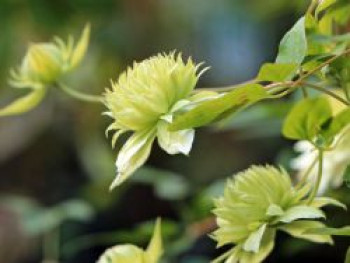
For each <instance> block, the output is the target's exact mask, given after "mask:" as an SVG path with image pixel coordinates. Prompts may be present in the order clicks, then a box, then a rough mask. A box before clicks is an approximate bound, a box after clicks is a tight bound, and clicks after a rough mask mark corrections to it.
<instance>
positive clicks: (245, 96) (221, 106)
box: [169, 84, 268, 131]
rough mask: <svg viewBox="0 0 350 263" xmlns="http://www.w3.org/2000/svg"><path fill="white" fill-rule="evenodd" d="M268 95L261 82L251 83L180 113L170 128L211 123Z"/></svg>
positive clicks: (173, 129)
mask: <svg viewBox="0 0 350 263" xmlns="http://www.w3.org/2000/svg"><path fill="white" fill-rule="evenodd" d="M267 97H268V93H267V92H266V90H265V89H264V88H263V86H261V85H259V84H249V85H246V86H243V87H240V88H237V89H235V90H233V91H231V92H229V93H226V94H224V95H222V96H221V97H218V98H215V99H212V100H209V101H205V102H203V103H201V104H199V105H198V106H197V107H195V108H194V109H192V110H190V111H188V112H186V113H184V114H182V115H179V116H178V117H177V118H176V119H175V121H174V122H173V123H172V124H171V125H170V126H169V130H170V131H176V130H183V129H190V128H194V127H200V126H203V125H206V124H209V123H211V122H213V121H216V120H217V119H219V118H222V117H223V116H225V117H226V116H227V115H229V114H233V113H235V112H238V111H240V110H242V109H244V108H245V107H247V106H249V105H251V104H253V103H255V102H257V101H259V100H262V99H264V98H267Z"/></svg>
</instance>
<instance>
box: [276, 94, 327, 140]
mask: <svg viewBox="0 0 350 263" xmlns="http://www.w3.org/2000/svg"><path fill="white" fill-rule="evenodd" d="M331 117H332V110H331V107H330V105H329V102H328V100H327V99H326V98H323V97H319V98H309V99H304V100H302V101H300V102H298V103H297V104H296V105H295V106H294V107H293V108H292V110H291V111H290V113H289V114H288V116H287V118H286V119H285V122H284V125H283V129H282V132H283V135H284V136H285V137H287V138H290V139H297V140H299V139H304V140H313V139H314V137H315V136H316V135H317V134H318V133H319V132H320V131H321V127H322V125H323V124H324V123H325V122H326V121H327V120H329V119H330V118H331Z"/></svg>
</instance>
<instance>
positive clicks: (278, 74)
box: [257, 63, 299, 81]
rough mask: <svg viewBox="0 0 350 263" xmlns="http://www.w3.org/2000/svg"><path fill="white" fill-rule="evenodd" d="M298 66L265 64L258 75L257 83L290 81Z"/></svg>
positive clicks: (291, 64)
mask: <svg viewBox="0 0 350 263" xmlns="http://www.w3.org/2000/svg"><path fill="white" fill-rule="evenodd" d="M298 66H299V65H298V64H295V63H290V64H278V63H265V64H264V65H263V66H262V67H261V69H260V71H259V74H258V77H257V79H258V80H259V81H286V80H290V79H291V78H292V77H293V75H294V73H295V72H296V70H297V69H298Z"/></svg>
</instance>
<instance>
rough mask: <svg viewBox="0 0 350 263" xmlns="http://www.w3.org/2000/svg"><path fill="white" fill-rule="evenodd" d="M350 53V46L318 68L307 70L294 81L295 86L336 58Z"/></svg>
mask: <svg viewBox="0 0 350 263" xmlns="http://www.w3.org/2000/svg"><path fill="white" fill-rule="evenodd" d="M349 53H350V48H349V49H346V50H345V51H344V52H342V53H340V54H338V55H335V56H334V57H332V58H330V59H328V60H326V61H325V62H323V63H322V64H320V65H318V66H317V67H316V68H314V69H313V70H310V71H309V72H307V73H306V74H305V75H303V76H302V77H300V78H299V79H298V80H297V81H295V82H294V85H295V86H298V85H300V84H301V83H302V82H303V81H304V80H305V79H307V78H308V77H310V76H311V75H312V74H314V73H316V72H317V71H319V70H320V69H322V68H323V67H324V66H327V65H328V64H330V63H332V62H333V61H334V60H336V59H338V58H339V57H341V56H344V55H346V54H349Z"/></svg>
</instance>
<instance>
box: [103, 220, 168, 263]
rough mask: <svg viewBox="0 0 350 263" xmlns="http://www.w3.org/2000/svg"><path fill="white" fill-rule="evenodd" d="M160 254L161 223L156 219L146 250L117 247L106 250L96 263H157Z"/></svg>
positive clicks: (161, 251)
mask: <svg viewBox="0 0 350 263" xmlns="http://www.w3.org/2000/svg"><path fill="white" fill-rule="evenodd" d="M162 254H163V246H162V237H161V223H160V219H158V220H157V223H156V226H155V229H154V232H153V237H152V239H151V241H150V243H149V245H148V247H147V249H146V250H143V249H141V248H139V247H137V246H135V245H131V244H125V245H117V246H114V247H112V248H110V249H108V250H107V251H106V252H105V253H104V254H103V255H102V256H101V257H100V259H99V260H98V261H97V263H131V262H132V263H157V262H159V260H160V257H161V256H162Z"/></svg>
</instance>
